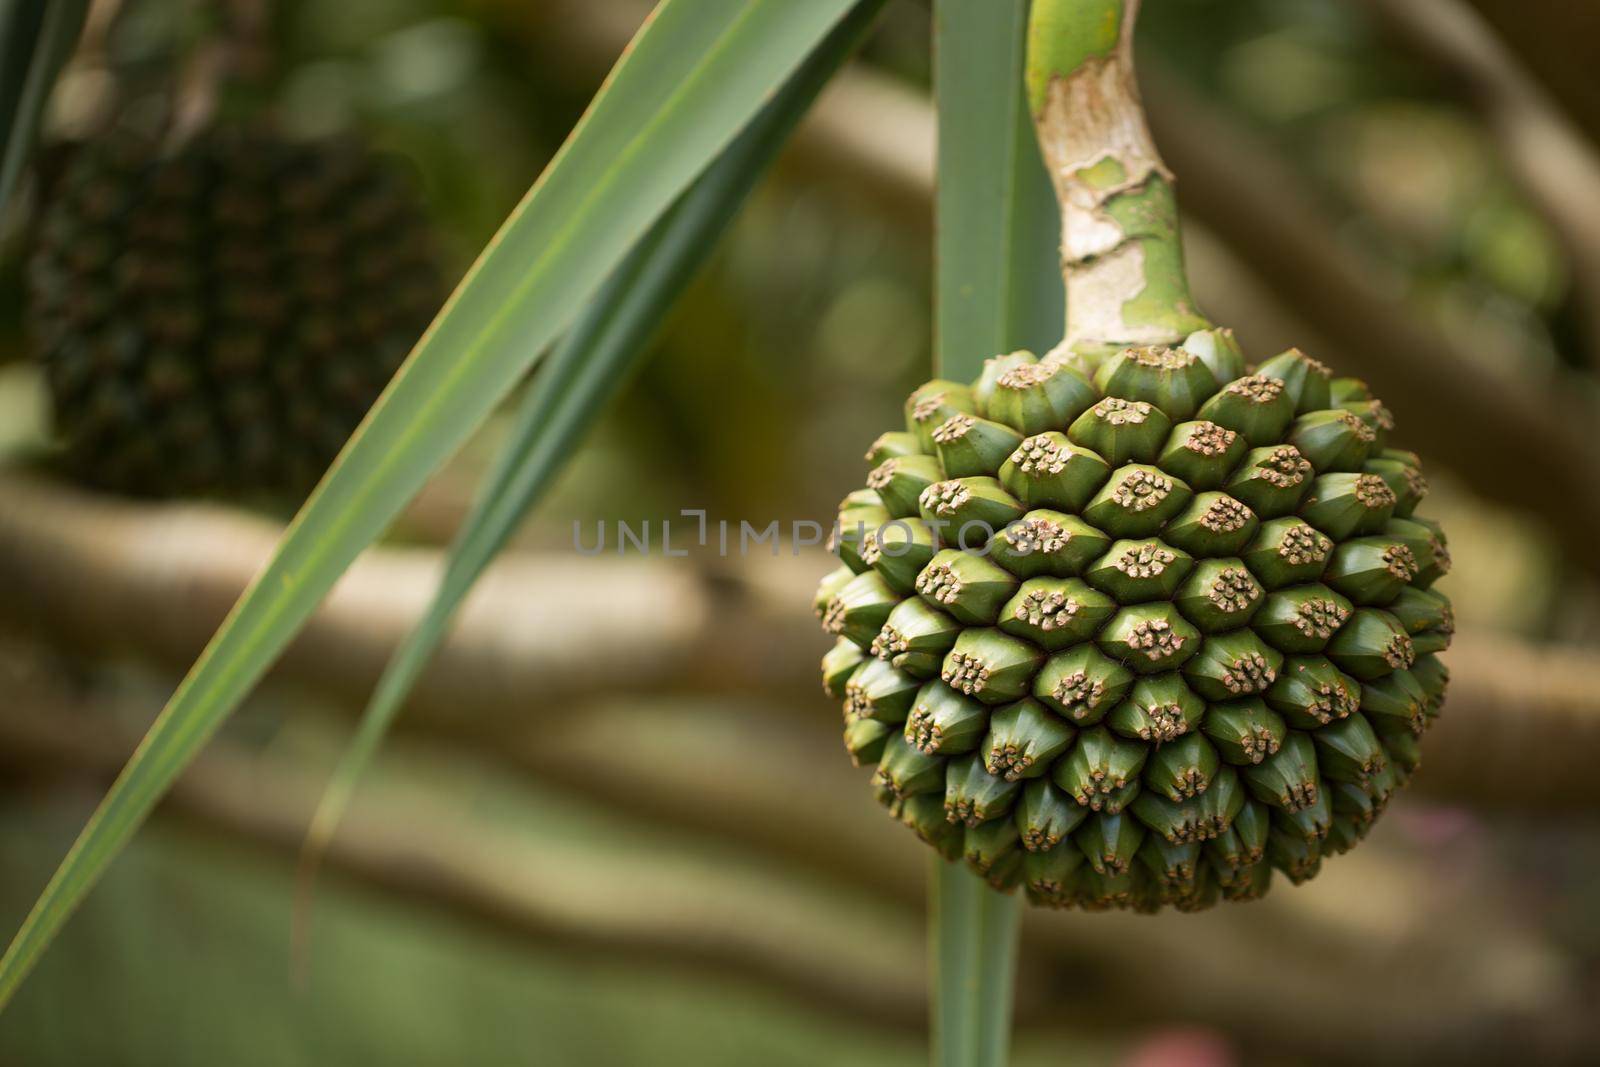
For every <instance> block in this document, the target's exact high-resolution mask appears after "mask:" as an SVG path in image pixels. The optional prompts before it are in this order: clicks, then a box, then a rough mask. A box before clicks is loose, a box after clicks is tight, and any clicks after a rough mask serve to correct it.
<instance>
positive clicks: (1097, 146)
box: [1027, 0, 1210, 355]
mask: <svg viewBox="0 0 1600 1067" xmlns="http://www.w3.org/2000/svg"><path fill="white" fill-rule="evenodd" d="M1138 11H1139V0H1034V4H1033V11H1032V15H1031V18H1030V20H1029V25H1028V71H1027V84H1028V102H1029V105H1030V108H1031V110H1032V112H1033V120H1034V126H1035V129H1036V130H1037V132H1038V136H1039V147H1040V150H1041V152H1042V153H1043V155H1044V158H1045V164H1046V166H1047V167H1048V169H1049V171H1050V176H1051V180H1052V182H1053V183H1054V185H1055V189H1056V198H1057V201H1058V202H1059V204H1060V207H1061V227H1062V236H1061V269H1062V278H1063V281H1064V283H1065V286H1066V291H1067V324H1066V336H1065V337H1064V339H1063V341H1062V348H1063V349H1065V350H1071V351H1077V352H1079V353H1082V354H1086V355H1090V354H1094V353H1095V352H1100V351H1104V350H1106V349H1108V348H1111V347H1121V346H1123V345H1129V344H1173V343H1176V342H1179V341H1182V340H1183V339H1184V338H1185V337H1186V336H1188V335H1189V334H1190V333H1193V332H1194V331H1195V330H1203V329H1205V328H1207V327H1208V326H1209V325H1210V323H1208V322H1207V321H1206V320H1205V319H1204V318H1202V317H1201V316H1200V315H1199V314H1198V313H1197V312H1196V311H1195V308H1194V302H1193V300H1192V299H1191V298H1190V296H1189V280H1188V277H1187V275H1186V274H1185V273H1184V268H1183V247H1182V244H1181V242H1180V239H1179V230H1178V206H1177V200H1176V198H1175V196H1174V193H1173V177H1172V172H1171V171H1169V170H1168V169H1167V168H1166V165H1165V164H1163V163H1162V162H1161V157H1160V155H1159V154H1158V153H1157V152H1156V148H1155V144H1154V142H1152V140H1151V138H1150V130H1149V127H1148V126H1147V125H1146V123H1145V117H1144V108H1143V106H1142V105H1141V104H1140V102H1139V87H1138V83H1137V81H1136V80H1135V77H1134V69H1133V26H1134V22H1135V20H1136V19H1137V17H1138Z"/></svg>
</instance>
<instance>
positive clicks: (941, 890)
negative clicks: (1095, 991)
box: [928, 854, 1022, 1067]
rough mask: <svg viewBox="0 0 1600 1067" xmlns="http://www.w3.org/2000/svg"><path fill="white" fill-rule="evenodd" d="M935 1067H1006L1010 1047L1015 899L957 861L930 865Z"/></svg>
mask: <svg viewBox="0 0 1600 1067" xmlns="http://www.w3.org/2000/svg"><path fill="white" fill-rule="evenodd" d="M929 862H930V863H931V864H932V871H931V873H930V875H929V878H928V890H929V897H928V911H929V923H928V937H929V939H930V941H931V947H932V950H933V952H932V955H933V982H932V990H931V992H932V994H933V1005H932V1007H933V1056H932V1062H933V1063H934V1064H935V1065H936V1067H1003V1065H1004V1064H1005V1062H1006V1058H1007V1055H1008V1053H1009V1052H1010V1047H1011V1015H1012V999H1013V994H1014V992H1015V986H1016V973H1017V935H1018V933H1019V930H1020V927H1021V925H1022V901H1021V898H1020V896H1019V895H1018V894H1016V893H1012V894H1011V895H1009V896H1006V895H1002V894H1000V893H996V892H995V891H994V890H992V889H990V888H989V887H988V885H987V884H985V883H984V881H983V880H982V879H981V878H979V877H978V876H977V875H975V874H973V873H972V872H971V871H969V870H967V869H966V868H965V867H964V866H962V865H961V864H960V863H959V862H956V863H950V862H947V861H946V860H945V859H944V858H943V857H941V856H939V855H937V854H935V855H934V857H933V858H932V859H931V860H930V861H929Z"/></svg>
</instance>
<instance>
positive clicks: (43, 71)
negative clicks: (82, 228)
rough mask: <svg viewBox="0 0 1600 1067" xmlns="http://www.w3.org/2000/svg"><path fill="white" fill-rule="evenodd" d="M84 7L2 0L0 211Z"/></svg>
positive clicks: (52, 0) (50, 0) (76, 1)
mask: <svg viewBox="0 0 1600 1067" xmlns="http://www.w3.org/2000/svg"><path fill="white" fill-rule="evenodd" d="M88 10H89V2H88V0H5V3H4V6H3V10H0V211H4V210H5V206H6V204H7V203H9V202H10V200H11V191H12V189H14V188H15V187H16V184H17V177H18V176H19V175H20V174H21V173H22V165H23V163H25V162H26V161H27V158H28V151H29V150H30V149H31V148H32V147H33V137H34V134H35V133H36V132H37V131H38V128H39V119H40V117H41V116H42V115H43V114H44V105H45V102H46V101H48V100H49V99H50V90H51V89H53V88H54V87H55V84H56V75H57V74H59V73H60V72H61V66H62V64H63V63H65V62H66V61H67V56H68V55H69V54H71V52H72V47H73V45H74V44H75V43H76V42H77V40H78V34H79V33H81V32H82V31H83V20H84V16H85V15H87V14H88Z"/></svg>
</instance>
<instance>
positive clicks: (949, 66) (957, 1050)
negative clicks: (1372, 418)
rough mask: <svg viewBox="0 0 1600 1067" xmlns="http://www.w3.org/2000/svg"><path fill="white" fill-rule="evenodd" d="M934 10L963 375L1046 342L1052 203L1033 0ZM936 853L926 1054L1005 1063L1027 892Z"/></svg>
mask: <svg viewBox="0 0 1600 1067" xmlns="http://www.w3.org/2000/svg"><path fill="white" fill-rule="evenodd" d="M935 15H936V17H935V26H936V30H935V32H936V40H935V55H936V57H937V62H936V64H935V67H934V76H935V89H936V92H937V95H938V100H939V186H938V204H937V214H938V239H937V263H938V278H937V286H938V293H937V298H936V305H937V320H936V329H935V331H934V333H935V352H934V362H935V366H936V369H937V371H938V373H939V374H940V375H941V376H944V377H949V378H955V379H960V380H970V379H972V378H976V377H977V376H978V374H979V373H980V372H981V371H982V369H983V362H984V360H986V359H988V358H989V357H991V356H995V355H998V354H1001V353H1004V352H1009V351H1011V350H1013V349H1016V348H1021V347H1029V348H1037V349H1043V348H1045V347H1047V346H1048V345H1050V344H1052V343H1054V340H1055V336H1054V332H1055V330H1056V329H1057V328H1058V326H1057V324H1058V323H1059V322H1060V321H1061V290H1060V288H1059V287H1058V286H1057V285H1056V284H1055V282H1054V276H1055V259H1056V250H1055V248H1054V244H1055V220H1054V218H1053V217H1052V216H1053V215H1054V214H1055V211H1054V205H1053V203H1052V197H1051V191H1050V185H1049V179H1048V177H1047V176H1046V175H1045V173H1044V168H1043V166H1042V162H1041V160H1040V158H1039V152H1038V147H1037V141H1036V138H1035V136H1034V132H1033V129H1032V123H1031V122H1029V118H1028V104H1027V99H1026V97H1025V96H1024V94H1023V79H1022V75H1023V57H1024V51H1025V41H1026V31H1027V17H1028V0H938V2H937V5H936V8H935ZM932 863H933V867H932V869H931V871H930V872H929V878H928V886H929V894H928V907H929V926H928V935H929V942H930V945H929V950H930V969H931V974H930V988H929V995H930V997H931V999H932V1005H931V1009H932V1013H931V1022H932V1031H933V1032H932V1038H933V1062H934V1063H936V1064H939V1065H941V1067H1003V1065H1004V1064H1005V1062H1006V1056H1007V1052H1008V1048H1009V1045H1010V1032H1011V1001H1012V987H1013V985H1014V982H1015V978H1014V973H1015V970H1016V956H1017V929H1018V925H1019V924H1018V920H1019V918H1020V913H1021V907H1022V904H1021V899H1020V897H1019V896H1018V895H1017V894H1015V893H1013V894H1012V895H1009V896H1007V895H1003V894H1001V893H997V892H995V891H994V890H992V889H990V888H989V886H988V885H987V883H985V882H984V881H983V880H982V879H980V878H978V877H977V876H976V875H974V874H972V873H970V872H969V871H968V870H967V869H966V868H964V867H963V866H962V865H961V864H960V863H949V862H946V861H945V860H943V859H941V858H939V857H937V856H936V857H935V858H934V859H933V861H932Z"/></svg>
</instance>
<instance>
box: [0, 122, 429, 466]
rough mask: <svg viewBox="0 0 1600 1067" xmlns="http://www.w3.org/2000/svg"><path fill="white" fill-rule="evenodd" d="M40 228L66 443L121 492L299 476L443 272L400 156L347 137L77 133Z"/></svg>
mask: <svg viewBox="0 0 1600 1067" xmlns="http://www.w3.org/2000/svg"><path fill="white" fill-rule="evenodd" d="M36 229H37V232H36V235H35V238H34V247H33V250H32V255H31V259H30V263H29V272H28V280H29V308H28V310H29V319H30V326H31V331H30V332H31V333H32V335H33V338H34V342H35V345H34V347H35V349H36V352H37V356H38V359H39V360H40V362H41V363H42V364H43V366H44V370H45V376H46V379H47V381H48V382H49V386H50V394H51V398H52V401H53V412H54V422H55V429H56V432H57V436H58V437H59V438H60V439H61V442H62V444H63V447H64V458H65V462H66V465H67V466H68V468H69V469H70V470H71V472H72V473H73V474H74V475H75V476H77V477H78V478H79V479H81V480H83V481H86V482H88V483H90V484H93V485H96V486H101V487H104V488H108V489H113V490H117V491H121V492H128V493H136V494H141V495H156V496H166V495H176V494H185V493H204V492H223V493H238V492H269V493H270V492H283V493H300V492H304V491H305V490H307V489H309V488H310V487H311V485H312V484H314V483H315V481H316V480H317V478H318V477H320V476H321V474H322V472H323V471H324V470H325V469H326V468H327V466H328V464H329V462H331V461H332V459H333V457H334V456H335V455H336V454H337V453H338V451H339V449H340V448H341V447H342V446H343V444H344V442H345V440H346V439H347V438H348V437H349V436H350V433H351V432H352V431H353V430H354V429H355V427H356V424H357V423H358V422H359V421H360V420H361V417H362V416H363V415H365V414H366V411H367V408H369V407H370V406H371V405H372V402H373V401H374V400H376V399H377V396H378V394H379V392H381V391H382V389H383V387H384V386H385V385H386V384H388V381H389V378H390V377H391V376H392V375H393V373H394V371H395V369H396V368H397V367H398V366H399V365H400V361H401V360H402V359H404V358H405V355H406V353H407V352H408V351H410V349H411V346H412V345H413V344H414V343H415V342H416V340H417V338H418V337H419V336H421V334H422V331H423V329H424V328H425V327H426V326H427V324H428V322H429V321H430V319H431V318H432V317H433V313H434V311H436V310H437V309H438V306H439V304H440V302H441V301H442V298H443V294H444V288H443V282H442V278H441V275H440V270H439V264H438V261H437V260H438V256H437V250H436V248H435V244H436V242H435V237H434V234H433V228H432V225H431V224H430V222H429V220H428V218H427V216H426V213H425V211H424V209H423V205H422V202H421V200H420V198H419V196H418V191H417V189H416V186H415V182H414V181H413V180H412V178H411V176H410V174H409V173H408V171H407V169H406V168H405V167H404V166H402V165H400V164H399V162H398V161H397V160H395V159H393V158H390V157H387V156H383V155H379V154H376V153H374V152H372V151H370V150H368V149H367V148H365V147H363V146H361V145H360V144H358V143H356V142H354V141H352V140H348V139H340V140H317V141H293V140H289V139H286V138H285V137H283V136H282V135H280V134H278V133H275V132H273V131H272V130H271V129H270V128H268V127H260V128H255V127H252V128H242V127H236V126H231V125H225V126H220V127H215V128H212V129H210V130H208V131H206V132H203V133H202V134H200V135H198V136H196V137H194V138H192V139H190V140H188V141H186V142H185V143H184V144H183V145H181V146H180V147H178V148H176V149H168V150H163V149H162V147H161V146H160V145H159V144H157V143H155V142H154V141H151V140H147V139H143V138H135V137H133V136H132V135H124V134H118V135H113V136H109V137H106V138H104V139H101V140H98V141H94V142H90V143H85V144H83V145H81V146H78V147H76V148H73V149H70V150H69V152H68V156H67V162H66V164H65V168H64V171H63V173H62V174H61V176H60V177H59V178H58V179H57V180H56V181H55V182H54V183H53V184H52V185H51V187H50V188H49V189H48V191H47V196H46V199H45V205H44V212H43V216H42V218H41V219H40V221H39V224H38V226H37V228H36Z"/></svg>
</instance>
